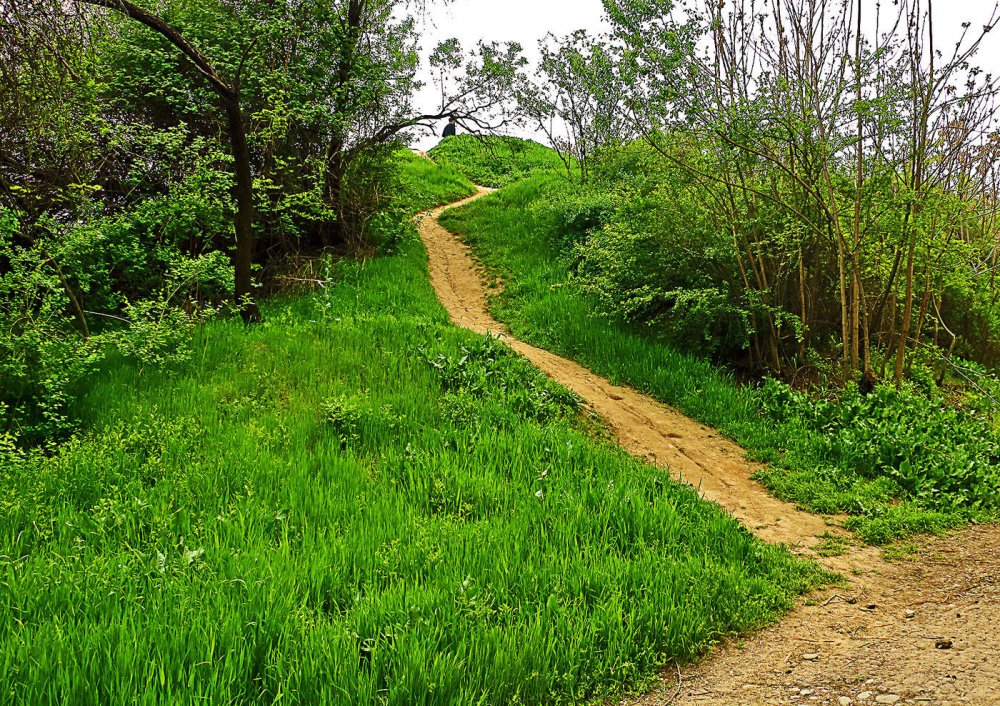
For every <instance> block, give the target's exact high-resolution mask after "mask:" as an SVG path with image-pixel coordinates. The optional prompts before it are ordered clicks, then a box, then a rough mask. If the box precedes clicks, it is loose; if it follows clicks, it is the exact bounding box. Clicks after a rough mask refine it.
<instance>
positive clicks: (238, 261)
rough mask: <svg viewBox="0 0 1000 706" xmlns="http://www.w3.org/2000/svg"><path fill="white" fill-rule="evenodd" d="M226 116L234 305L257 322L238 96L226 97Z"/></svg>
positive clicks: (248, 175)
mask: <svg viewBox="0 0 1000 706" xmlns="http://www.w3.org/2000/svg"><path fill="white" fill-rule="evenodd" d="M226 118H227V119H228V122H229V142H230V145H231V148H232V151H233V163H234V166H235V171H236V174H235V176H236V184H235V186H234V187H233V195H234V196H235V198H236V255H235V257H234V258H233V265H234V269H235V275H236V291H235V295H236V305H237V306H238V307H239V310H240V316H241V317H243V322H244V323H247V324H255V323H260V321H261V320H262V319H261V315H260V309H258V308H257V304H256V302H254V300H253V279H252V267H253V240H254V238H253V174H252V172H251V168H250V149H249V147H247V136H246V127H245V126H244V124H243V111H242V110H240V103H239V98H238V97H234V98H233V99H232V100H226Z"/></svg>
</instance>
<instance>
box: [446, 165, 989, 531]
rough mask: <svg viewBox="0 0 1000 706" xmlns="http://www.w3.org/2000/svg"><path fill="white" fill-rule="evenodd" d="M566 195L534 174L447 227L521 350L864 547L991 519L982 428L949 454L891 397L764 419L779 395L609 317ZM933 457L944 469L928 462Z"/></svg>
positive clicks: (788, 408) (919, 410)
mask: <svg viewBox="0 0 1000 706" xmlns="http://www.w3.org/2000/svg"><path fill="white" fill-rule="evenodd" d="M568 188H569V187H568V186H567V183H566V181H565V180H563V179H561V178H560V177H558V176H556V175H554V174H552V173H548V174H546V173H538V174H535V175H534V176H532V177H530V178H528V179H525V180H523V181H521V182H519V183H517V184H514V185H512V186H510V187H508V188H506V189H504V190H502V191H499V192H497V193H496V194H493V195H491V196H489V197H487V198H484V199H481V200H479V201H477V202H475V203H472V204H470V205H468V206H466V207H464V208H462V209H458V210H454V211H448V212H446V213H445V214H444V216H443V217H442V223H443V224H444V225H445V226H446V227H448V228H449V229H451V230H452V231H454V232H456V233H459V234H461V235H462V237H463V239H464V240H465V241H466V242H467V243H468V244H470V245H471V246H472V248H473V250H474V251H475V252H476V254H477V256H479V257H480V259H481V260H482V261H483V263H484V264H485V265H486V266H487V267H489V268H491V269H493V270H494V271H496V272H497V274H499V275H500V276H501V278H502V279H503V281H504V286H505V288H504V291H503V293H502V295H501V296H499V297H498V298H497V299H495V300H494V304H493V310H494V314H495V316H496V317H497V319H499V320H500V321H503V322H505V323H506V324H507V325H508V326H509V327H510V329H511V332H512V333H513V334H514V335H515V336H517V337H519V338H522V339H524V340H526V341H530V342H532V343H534V344H536V345H539V346H542V347H545V348H548V349H549V350H552V351H555V352H558V353H560V354H562V355H565V356H567V357H570V358H572V359H574V360H577V361H579V362H580V363H582V364H584V365H586V366H587V367H589V368H591V369H592V370H594V371H595V372H597V373H599V374H601V375H604V376H606V377H608V378H610V379H611V380H612V381H614V382H616V383H625V384H629V385H631V386H633V387H635V388H637V389H639V390H642V391H643V392H646V393H648V394H650V395H651V396H653V397H655V398H657V399H660V400H662V401H664V402H667V403H669V404H672V405H674V406H676V407H678V408H679V409H681V410H682V411H684V412H685V413H687V414H688V415H690V416H692V417H694V418H696V419H698V420H700V421H702V422H704V423H706V424H709V425H711V426H714V427H716V428H718V429H719V430H721V431H722V432H723V433H725V434H726V435H727V436H729V437H731V438H733V439H735V440H736V441H737V442H738V443H740V444H741V445H743V446H744V448H746V449H747V450H748V451H749V452H750V454H751V456H752V457H754V458H756V459H757V460H761V461H764V462H766V463H768V464H770V466H769V468H768V469H767V470H766V471H765V472H763V473H762V474H761V476H760V478H761V480H762V481H763V482H764V483H765V485H767V486H768V487H769V488H770V489H771V490H772V491H773V492H775V494H776V495H778V496H779V497H781V498H783V499H786V500H790V501H793V502H796V503H798V504H800V505H801V506H802V507H805V508H807V509H810V510H813V511H816V512H822V513H841V512H843V513H850V514H852V515H853V517H852V518H851V519H850V520H849V522H848V526H849V527H851V528H852V529H854V530H856V531H857V532H858V534H859V535H860V536H861V537H862V538H863V539H865V540H866V541H869V542H872V543H877V544H881V543H886V542H889V541H893V540H895V539H898V538H901V537H904V536H907V535H910V534H914V533H920V532H937V531H940V530H943V529H947V528H949V527H954V526H956V525H959V524H961V523H963V522H967V521H969V519H975V518H984V517H992V516H993V515H994V514H995V513H996V510H997V502H996V498H997V497H1000V495H998V488H997V483H998V480H1000V475H998V474H997V473H996V472H995V471H990V469H989V461H988V460H987V461H985V462H984V461H983V458H980V459H979V462H977V463H976V464H966V465H963V463H962V459H966V458H970V459H972V458H974V457H975V455H976V454H977V453H978V454H980V455H981V456H983V457H985V458H986V459H989V458H993V457H994V456H995V455H996V454H997V451H996V449H997V448H998V443H997V441H996V438H995V434H992V432H991V430H989V429H985V428H983V425H982V423H981V421H977V420H965V421H964V422H963V419H965V418H964V417H963V418H962V419H960V418H959V416H958V415H951V416H949V417H948V419H949V420H951V421H952V422H954V426H952V427H950V430H951V431H950V433H951V436H952V437H953V438H952V439H951V440H948V441H946V440H945V439H944V438H942V437H941V434H940V432H941V431H942V430H941V429H938V427H940V426H942V424H935V425H932V426H933V429H934V431H933V432H931V433H928V432H927V431H926V430H927V429H929V428H930V427H929V426H928V424H927V422H926V419H927V415H928V414H934V412H933V409H934V408H935V405H934V404H930V403H928V401H927V400H923V401H921V400H919V399H916V398H910V397H907V395H906V394H902V395H893V394H890V393H888V392H886V393H885V394H882V395H879V396H872V397H871V398H868V399H867V400H859V399H857V395H856V393H855V397H854V398H851V400H847V401H846V402H845V404H843V405H840V406H838V405H827V406H826V407H824V412H823V414H822V415H811V414H810V413H809V409H810V408H811V406H812V402H811V401H810V400H809V399H808V398H807V397H805V396H803V395H796V396H794V398H795V403H794V404H792V403H791V401H789V403H788V404H783V405H778V406H777V407H773V408H772V409H770V410H767V411H766V410H765V407H767V406H768V405H769V404H770V403H772V402H774V400H775V398H774V396H773V395H770V396H769V395H767V394H764V393H762V392H761V391H760V390H758V389H755V388H752V387H747V386H741V385H738V384H737V383H736V382H735V380H734V379H733V378H732V376H731V375H730V374H728V373H727V372H726V371H725V370H724V369H722V368H719V367H716V366H714V365H712V364H711V363H710V362H709V361H707V360H704V359H700V358H697V357H694V356H691V355H688V354H684V353H681V352H679V351H677V350H676V349H675V348H672V347H671V346H670V345H668V344H667V343H665V342H663V341H660V340H657V339H656V337H655V336H653V335H652V334H651V332H650V331H648V330H644V329H642V328H641V327H632V326H629V325H627V324H624V323H622V322H620V321H618V320H615V319H611V318H608V317H605V316H602V315H601V313H600V307H599V306H598V304H597V303H596V302H595V301H593V300H591V299H589V298H588V297H587V296H585V295H584V294H583V293H582V292H581V290H580V288H579V287H578V286H577V284H576V282H575V281H574V280H573V278H572V276H571V270H572V264H573V263H572V261H571V258H572V253H567V252H566V249H565V247H564V244H563V242H562V240H561V236H560V234H559V223H560V221H559V211H558V206H557V205H555V204H557V203H558V201H559V199H560V198H561V195H562V194H564V193H565V192H566V191H567V189H568ZM772 406H773V405H772ZM938 413H939V414H940V409H939V406H938ZM852 420H855V421H852ZM944 426H945V427H947V426H948V424H947V423H946V424H944ZM945 431H946V430H945ZM988 432H989V433H988ZM987 437H992V440H990V439H988V438H987ZM977 449H978V451H977ZM938 457H940V458H941V459H943V460H944V461H947V463H944V462H942V463H936V462H935V463H932V462H931V461H932V460H934V459H937V458H938ZM949 458H951V459H956V458H957V459H958V460H957V461H951V460H948V459H949ZM973 465H975V471H974V472H973V471H972V470H970V469H972V466H973ZM956 466H957V467H961V469H962V472H961V473H960V474H958V475H960V476H961V478H958V477H957V476H956V474H955V472H954V468H955V467H956ZM994 468H995V467H994ZM953 476H956V477H953ZM970 484H972V485H970ZM973 486H974V487H973ZM990 497H992V498H993V500H992V501H991V500H990V499H989V498H990Z"/></svg>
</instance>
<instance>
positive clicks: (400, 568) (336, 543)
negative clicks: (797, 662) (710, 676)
mask: <svg viewBox="0 0 1000 706" xmlns="http://www.w3.org/2000/svg"><path fill="white" fill-rule="evenodd" d="M425 263H426V260H425V253H424V251H423V249H422V247H421V245H420V244H419V242H418V241H417V240H416V239H415V238H413V237H411V238H410V239H408V240H406V241H405V242H404V243H403V245H402V247H401V248H400V249H399V251H398V252H397V254H395V255H392V256H386V257H382V258H379V259H377V260H375V261H370V262H367V263H365V264H361V263H342V264H341V265H339V267H338V269H337V276H336V284H335V286H330V287H328V288H327V289H326V290H324V291H323V292H322V293H320V294H316V295H312V296H308V297H304V298H301V299H298V300H294V301H288V302H283V303H282V302H272V303H270V304H269V305H268V306H267V307H266V314H267V321H266V323H265V324H263V325H261V326H258V327H254V328H252V329H246V328H244V327H243V326H242V325H240V324H239V323H237V322H233V321H217V322H214V323H212V324H210V325H207V326H205V327H204V328H203V329H201V330H200V332H199V333H198V337H197V340H196V341H195V356H194V358H193V359H192V360H191V362H190V363H189V364H187V365H186V366H185V367H183V368H182V369H180V370H178V371H176V372H175V373H173V374H168V373H164V372H156V371H148V370H147V371H145V372H143V371H141V370H139V369H137V368H136V367H134V366H133V365H130V364H127V363H124V362H122V363H120V364H117V365H108V366H107V368H106V370H104V371H103V373H102V375H101V376H100V379H99V380H98V381H97V382H96V384H95V385H94V386H93V388H92V389H91V390H90V392H89V393H88V394H87V396H86V398H85V399H84V400H83V401H82V408H83V409H84V410H86V412H85V413H86V418H87V427H86V432H85V433H84V434H82V435H81V436H80V437H79V438H78V439H77V440H75V441H73V442H72V443H70V444H67V445H66V446H65V447H64V448H62V449H61V450H60V451H59V452H58V453H57V454H56V455H55V456H54V457H52V458H48V459H42V458H36V459H28V460H21V461H13V462H11V461H9V462H8V463H7V466H6V468H5V469H3V472H2V473H0V582H2V586H3V590H2V591H0V615H2V616H4V617H3V618H2V619H0V689H2V700H3V701H4V702H7V703H22V704H44V703H72V704H75V705H87V704H95V705H96V704H101V705H102V706H104V705H108V704H132V703H149V704H152V703H171V704H175V703H176V704H183V703H194V702H200V700H202V699H204V700H208V701H210V702H211V703H228V704H270V703H275V702H276V701H279V700H280V701H281V702H282V703H289V704H319V703H323V704H375V703H379V704H382V703H388V704H400V705H402V704H407V705H410V704H457V703H461V704H478V703H482V704H508V703H525V704H535V703H566V702H569V701H572V700H575V699H580V698H582V697H585V696H590V695H594V694H601V693H616V692H619V691H621V690H622V689H624V688H626V687H627V686H628V685H636V684H638V683H640V682H641V681H642V680H643V679H644V678H646V677H649V676H650V675H652V674H653V673H654V672H655V670H656V668H657V667H658V666H659V665H661V664H663V663H664V662H665V661H668V660H674V659H677V660H685V659H689V658H691V657H693V656H694V655H696V654H698V653H699V652H701V651H703V650H704V649H705V648H706V647H708V646H709V645H710V644H711V643H712V641H713V640H715V639H717V638H718V637H719V636H721V635H724V634H727V633H732V632H735V631H741V630H746V629H749V628H754V627H756V626H759V625H761V624H763V623H765V622H767V621H770V620H773V619H775V617H776V616H777V615H778V614H779V613H780V612H781V611H782V610H783V609H785V608H787V607H788V605H789V602H790V597H791V596H793V595H794V594H795V593H796V592H798V591H801V590H803V589H804V588H805V587H806V586H808V585H810V584H811V583H813V582H814V581H815V580H817V578H819V577H818V574H817V572H816V570H815V569H813V568H811V567H810V566H809V565H807V564H804V563H802V562H799V561H796V560H794V559H792V558H791V557H790V556H789V555H788V554H787V553H785V552H784V551H782V550H779V549H777V548H774V547H769V546H765V545H763V544H761V543H760V542H758V541H756V540H755V539H754V538H753V537H751V536H750V535H749V534H748V533H747V532H746V531H745V530H743V529H741V528H740V527H739V526H738V525H737V524H736V523H735V522H733V521H732V520H731V519H729V518H728V517H726V516H725V515H724V514H723V513H722V512H720V511H719V510H718V508H716V507H714V506H712V505H709V504H707V503H705V502H703V501H701V500H699V499H698V498H697V497H696V496H695V494H694V493H693V492H692V491H691V490H690V489H688V488H685V487H679V486H677V485H674V484H672V483H671V482H669V480H667V479H666V478H665V477H664V476H663V475H662V474H660V473H658V472H657V471H655V470H654V469H652V468H650V467H649V466H646V465H644V464H642V463H640V462H638V461H636V460H634V459H632V458H630V457H628V456H627V455H625V454H624V453H622V452H621V451H620V450H618V449H616V448H614V447H611V446H608V445H605V444H602V443H598V442H595V441H593V440H591V439H590V438H589V437H588V436H587V434H585V433H584V432H583V431H581V429H580V424H581V422H580V420H579V419H578V417H577V414H576V412H575V411H574V409H573V405H572V404H571V403H570V402H568V401H567V395H566V394H565V393H563V392H561V391H560V390H558V389H556V388H555V387H554V386H553V385H552V384H551V383H549V382H548V381H546V380H545V379H544V377H543V376H542V375H541V374H540V373H538V371H536V370H535V369H533V368H531V367H530V366H528V365H527V364H526V363H524V362H523V361H521V360H520V359H519V358H516V357H514V356H513V355H511V354H509V353H506V352H505V351H506V349H504V348H500V347H498V346H497V345H496V344H493V343H489V342H485V341H483V340H482V339H478V338H476V337H475V336H473V335H471V334H468V333H466V332H463V331H460V330H458V329H455V328H454V327H452V326H450V325H449V324H448V322H447V317H446V315H445V313H444V311H443V310H442V309H441V307H440V306H439V304H438V303H437V301H436V299H435V297H434V294H433V291H432V290H431V288H430V286H429V284H428V282H427V278H426V264H425Z"/></svg>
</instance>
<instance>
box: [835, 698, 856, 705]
mask: <svg viewBox="0 0 1000 706" xmlns="http://www.w3.org/2000/svg"><path fill="white" fill-rule="evenodd" d="M837 703H838V704H840V706H851V704H853V703H854V699H852V698H851V697H850V696H841V697H840V698H839V699H837Z"/></svg>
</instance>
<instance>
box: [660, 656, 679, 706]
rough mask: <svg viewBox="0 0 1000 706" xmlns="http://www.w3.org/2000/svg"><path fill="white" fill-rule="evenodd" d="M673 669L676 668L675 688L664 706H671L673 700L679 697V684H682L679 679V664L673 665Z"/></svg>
mask: <svg viewBox="0 0 1000 706" xmlns="http://www.w3.org/2000/svg"><path fill="white" fill-rule="evenodd" d="M674 667H676V668H677V688H676V689H674V693H673V695H672V696H671V697H670V698H669V699H667V700H666V701H665V702H664V706H670V704H672V703H673V702H674V700H675V699H676V698H677V697H678V696H680V695H681V684H683V682H684V680H683V679H682V678H681V666H680V665H679V664H675V665H674Z"/></svg>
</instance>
